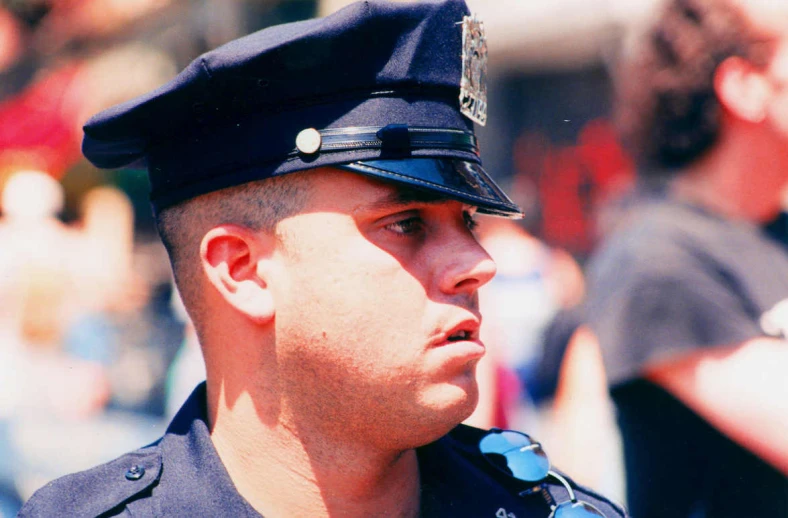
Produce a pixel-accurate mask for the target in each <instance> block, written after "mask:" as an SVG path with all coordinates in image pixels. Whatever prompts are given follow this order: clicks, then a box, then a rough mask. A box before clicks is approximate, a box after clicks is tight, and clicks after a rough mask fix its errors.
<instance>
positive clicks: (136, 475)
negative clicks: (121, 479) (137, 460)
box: [126, 464, 145, 480]
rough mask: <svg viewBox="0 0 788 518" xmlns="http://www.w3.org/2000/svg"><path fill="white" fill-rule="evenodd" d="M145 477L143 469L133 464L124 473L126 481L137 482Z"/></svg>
mask: <svg viewBox="0 0 788 518" xmlns="http://www.w3.org/2000/svg"><path fill="white" fill-rule="evenodd" d="M143 475H145V468H143V467H142V466H140V465H139V464H135V465H134V466H132V467H130V468H129V469H128V471H126V480H139V479H141V478H142V477H143Z"/></svg>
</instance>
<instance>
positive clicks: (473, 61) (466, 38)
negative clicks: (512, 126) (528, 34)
mask: <svg viewBox="0 0 788 518" xmlns="http://www.w3.org/2000/svg"><path fill="white" fill-rule="evenodd" d="M460 111H461V112H462V113H463V115H465V116H466V117H468V118H469V119H471V120H472V121H475V122H478V123H479V124H481V125H482V126H484V125H485V124H486V123H487V39H486V37H485V35H484V23H483V22H482V21H481V20H479V19H478V18H477V17H476V15H475V14H474V15H472V16H466V17H464V18H463V19H462V78H461V79H460Z"/></svg>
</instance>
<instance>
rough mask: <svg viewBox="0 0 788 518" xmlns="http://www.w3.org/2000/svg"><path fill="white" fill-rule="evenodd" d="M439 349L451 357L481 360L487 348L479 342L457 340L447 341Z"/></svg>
mask: <svg viewBox="0 0 788 518" xmlns="http://www.w3.org/2000/svg"><path fill="white" fill-rule="evenodd" d="M437 348H438V349H441V350H444V351H445V352H446V353H447V354H450V355H451V356H460V357H467V358H481V357H482V356H484V353H485V351H486V348H485V347H484V344H483V343H482V342H481V341H479V340H457V341H453V342H450V341H448V340H447V341H445V342H442V343H441V344H439V345H438V347H437Z"/></svg>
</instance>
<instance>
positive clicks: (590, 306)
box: [586, 0, 788, 518]
mask: <svg viewBox="0 0 788 518" xmlns="http://www.w3.org/2000/svg"><path fill="white" fill-rule="evenodd" d="M618 72H619V75H618V78H617V79H618V81H619V82H618V85H617V86H618V88H617V96H618V97H617V110H618V111H617V118H618V122H619V128H620V130H621V132H622V136H623V138H624V140H625V141H627V143H628V144H629V146H630V148H631V150H632V151H633V153H634V155H635V157H636V158H637V159H638V160H639V162H640V166H641V173H642V175H643V178H644V180H648V181H650V182H652V183H658V184H660V185H661V186H662V190H661V193H660V194H659V195H657V196H654V197H652V198H650V200H649V201H648V202H644V204H643V205H642V206H641V207H640V208H639V209H638V210H637V211H636V213H635V215H634V216H633V217H632V219H631V220H630V221H628V222H627V223H626V224H624V225H622V226H621V227H619V228H618V229H617V231H616V232H615V233H614V234H613V235H612V236H610V237H609V238H608V239H607V240H606V242H605V243H604V244H603V245H602V246H601V247H600V249H599V250H597V253H596V254H595V256H594V257H593V258H592V260H591V261H590V263H589V264H588V267H587V274H588V289H589V293H588V301H587V307H586V318H587V319H588V322H589V323H590V324H591V327H592V329H593V331H594V332H595V333H596V335H597V337H598V338H599V342H600V345H601V347H602V350H603V356H604V360H605V367H606V370H607V373H608V376H609V385H610V388H611V394H612V397H613V400H614V402H615V403H616V407H617V411H618V422H619V426H620V429H621V433H622V438H623V447H624V455H625V465H626V470H627V480H626V482H627V492H628V495H627V496H628V503H629V506H630V510H631V512H632V515H633V516H636V517H638V518H646V517H651V516H659V517H662V518H665V517H697V516H703V517H714V518H719V517H743V516H747V517H750V518H756V517H767V516H768V517H774V516H788V479H786V473H788V383H786V382H785V376H784V372H785V369H786V366H788V347H786V343H785V341H784V338H785V335H786V332H787V331H788V255H786V254H785V250H784V249H783V248H781V247H780V245H779V244H777V243H776V242H774V241H772V240H771V239H770V238H769V237H767V236H766V234H765V233H764V232H763V231H762V230H761V225H762V224H763V223H764V222H766V221H769V220H770V219H772V218H774V217H775V216H776V215H777V214H778V212H779V211H780V208H781V206H780V205H781V193H782V190H783V188H784V186H785V183H786V180H788V4H786V3H785V2H783V1H782V0H780V1H771V2H770V1H745V0H671V1H670V2H669V3H668V4H667V5H666V6H664V9H663V11H662V12H661V14H660V15H659V17H658V18H657V19H655V22H654V23H653V25H652V26H651V27H649V28H648V29H647V30H646V31H645V32H644V33H643V34H642V37H641V38H640V39H639V40H637V44H636V46H635V47H633V48H632V49H631V52H630V53H628V54H627V55H625V56H624V59H623V60H622V65H621V68H620V69H619V71H618Z"/></svg>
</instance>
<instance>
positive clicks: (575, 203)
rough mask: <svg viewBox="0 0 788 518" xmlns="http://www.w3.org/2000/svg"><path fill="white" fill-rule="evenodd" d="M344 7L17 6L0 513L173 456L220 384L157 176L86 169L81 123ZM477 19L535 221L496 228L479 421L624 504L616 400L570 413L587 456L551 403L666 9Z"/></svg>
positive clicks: (514, 176)
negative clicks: (257, 36)
mask: <svg viewBox="0 0 788 518" xmlns="http://www.w3.org/2000/svg"><path fill="white" fill-rule="evenodd" d="M346 3H348V2H346V1H344V0H323V1H321V0H222V1H221V2H220V1H211V0H2V1H1V2H0V193H2V205H0V301H1V302H0V488H2V489H0V491H1V492H2V493H1V494H2V496H0V517H5V516H13V515H14V514H15V512H16V510H17V509H18V506H19V505H20V503H21V502H22V501H24V500H25V499H26V498H28V497H29V496H30V495H31V494H32V492H33V491H35V490H36V489H37V488H39V487H40V486H41V485H43V484H44V483H46V482H47V481H49V480H51V479H53V478H55V477H57V476H60V475H63V474H65V473H69V472H73V471H77V470H81V469H85V468H88V467H90V466H93V465H95V464H97V463H100V462H104V461H106V460H109V459H111V458H113V457H115V456H117V455H119V454H121V453H123V452H125V451H128V450H130V449H134V448H136V447H138V446H140V445H143V444H145V443H147V442H150V441H153V440H155V439H156V438H157V437H158V436H159V435H160V434H161V433H162V432H163V430H164V429H165V427H166V424H167V422H168V420H169V418H170V417H171V416H172V414H173V412H174V411H175V410H177V408H178V407H179V405H180V403H181V402H182V401H183V400H184V399H185V398H186V396H187V395H188V394H189V392H190V391H191V389H192V388H193V387H194V385H195V384H196V383H197V382H199V381H200V380H201V379H202V378H203V376H204V371H203V370H202V367H201V365H200V362H201V359H200V356H199V348H198V345H197V344H196V342H195V339H194V336H193V332H192V330H191V328H190V326H189V323H188V322H187V321H186V317H185V315H184V312H183V310H182V309H181V308H180V305H179V303H178V300H177V296H176V295H175V294H174V293H173V289H172V284H171V278H170V273H169V264H168V262H167V259H166V254H165V252H164V249H163V247H162V246H161V245H160V243H159V241H158V237H157V236H156V234H155V229H154V225H153V220H152V216H151V212H150V208H149V206H148V199H147V194H148V184H147V178H146V175H145V172H144V171H142V170H123V171H100V170H97V169H95V168H94V167H92V166H91V165H90V164H88V163H87V162H86V161H85V160H84V159H83V158H82V157H81V154H80V141H81V126H82V124H83V123H84V122H85V121H86V119H87V118H88V117H89V116H90V115H91V114H93V113H96V112H97V111H99V110H101V109H104V108H107V107H109V106H111V105H113V104H116V103H118V102H121V101H124V100H126V99H129V98H131V97H134V96H136V95H138V94H141V93H143V92H145V91H148V90H150V89H153V88H155V87H156V86H158V85H160V84H162V83H164V82H165V81H167V80H168V79H170V78H171V77H173V76H174V75H175V74H176V73H177V71H179V70H180V69H182V68H183V67H185V66H186V65H187V64H188V63H189V62H190V61H191V60H192V59H193V58H195V57H196V56H197V55H199V54H200V53H202V52H205V51H207V50H209V49H211V48H213V47H216V46H218V45H220V44H222V43H224V42H226V41H229V40H231V39H234V38H236V37H239V36H242V35H244V34H247V33H249V32H252V31H255V30H258V29H261V28H264V27H266V26H269V25H272V24H277V23H282V22H287V21H294V20H298V19H304V18H309V17H313V16H319V15H324V14H327V13H330V12H332V11H334V10H336V9H338V8H339V7H341V6H342V5H344V4H346ZM468 3H469V5H470V6H471V8H472V9H473V10H474V11H476V12H477V13H478V14H479V16H480V18H481V19H482V20H483V21H484V23H485V25H486V28H487V34H488V42H489V43H488V44H489V49H490V63H489V84H488V95H489V106H490V108H489V118H488V124H487V126H486V127H485V128H479V136H480V139H481V145H482V154H483V157H484V162H485V166H486V169H487V171H488V172H490V173H491V174H492V175H493V176H494V177H495V178H496V179H497V180H498V181H499V182H500V183H501V184H502V185H503V186H504V187H505V188H507V190H508V191H509V192H512V193H513V197H514V198H515V201H517V202H518V203H519V204H520V205H521V206H522V207H523V208H524V209H525V212H526V218H525V219H524V220H522V221H519V222H516V223H513V222H504V221H494V220H484V221H482V226H481V232H482V239H483V241H484V243H485V245H486V246H487V247H488V249H489V250H490V252H491V254H492V255H493V256H494V257H495V258H496V259H497V260H498V262H499V270H500V273H499V276H498V277H497V278H496V280H495V281H494V282H493V283H491V284H490V286H489V287H488V289H487V290H486V291H485V293H484V294H483V297H484V300H483V303H484V304H485V305H486V308H487V309H486V310H485V311H486V314H487V315H490V314H494V315H495V316H494V317H491V318H489V319H488V321H487V323H486V324H485V326H486V331H485V332H486V333H487V334H488V336H489V337H490V340H491V343H493V342H494V344H493V345H491V346H490V349H491V358H492V361H490V362H488V363H487V364H486V365H485V366H483V367H481V369H482V370H483V372H482V373H481V375H482V384H483V385H484V386H485V387H487V389H489V391H488V392H485V394H490V396H489V398H488V399H487V402H488V403H489V404H483V405H482V406H480V409H479V411H478V412H477V415H475V416H474V418H473V419H474V420H475V422H476V423H478V424H481V425H485V426H490V425H493V424H495V425H499V426H509V427H516V428H520V429H523V430H525V431H528V432H529V433H532V434H534V435H535V436H537V437H541V438H542V440H543V441H544V442H545V445H546V449H547V451H548V453H550V452H551V451H553V452H554V453H551V457H553V458H554V461H555V463H556V464H557V465H559V466H565V465H567V464H573V463H574V464H576V463H577V462H578V459H580V458H582V459H583V461H582V462H581V464H582V465H581V466H580V467H579V468H577V469H574V468H571V467H567V468H566V469H567V471H570V472H572V473H576V472H577V471H578V470H579V471H580V472H581V474H580V476H577V478H579V479H580V480H581V481H582V482H586V483H588V484H591V485H594V486H595V487H597V488H598V489H599V490H600V491H602V492H605V493H607V494H610V495H611V496H613V497H615V498H618V499H620V500H621V499H623V494H624V492H623V491H624V490H623V487H622V477H621V473H620V472H621V463H620V460H618V453H617V451H618V450H617V448H618V443H617V439H616V434H615V431H614V430H613V428H614V427H613V426H612V425H611V422H612V421H610V419H611V418H610V413H609V406H608V405H607V403H606V401H605V397H606V395H605V394H606V392H605V391H604V390H602V392H600V394H601V395H600V398H599V401H601V403H599V405H600V406H599V407H593V408H591V407H586V408H585V409H581V410H580V411H577V412H573V413H572V415H573V416H574V417H575V418H576V419H578V418H581V417H580V414H582V412H583V411H592V413H593V416H594V417H592V418H590V419H591V420H592V421H593V422H591V423H589V422H586V424H585V425H583V427H582V430H583V433H584V434H585V438H586V442H585V443H584V445H583V448H584V451H585V452H586V453H585V454H578V452H577V451H574V452H573V451H571V450H570V451H561V447H560V446H558V444H560V443H563V444H566V443H567V442H566V441H563V440H562V439H560V438H561V437H562V434H564V435H565V434H566V433H571V430H577V429H576V428H573V426H574V425H575V424H576V423H574V424H573V423H567V422H565V421H563V422H562V420H561V418H556V417H555V415H554V412H553V411H552V408H553V407H552V402H553V401H554V400H555V397H556V389H557V386H558V371H559V368H560V363H561V357H562V355H563V350H564V349H565V347H566V345H567V343H568V341H569V335H571V333H572V331H574V327H575V325H574V322H575V321H574V320H573V319H572V316H571V315H572V308H574V307H576V306H577V304H578V303H579V302H580V301H581V300H582V298H583V294H584V281H583V271H582V268H583V265H584V262H585V261H586V259H587V258H588V256H589V254H590V253H591V252H592V251H593V250H594V247H595V245H596V244H597V243H598V240H599V239H600V236H602V235H604V234H605V233H606V232H608V231H609V230H610V228H612V227H613V226H614V225H615V224H616V223H617V222H619V221H620V220H621V219H622V218H623V217H624V216H625V214H626V211H627V207H628V205H629V204H630V203H631V199H632V197H633V185H634V178H635V173H634V166H633V164H632V161H631V160H630V158H629V157H628V156H627V154H626V153H625V152H624V150H623V149H622V147H621V145H620V144H619V142H618V141H617V138H616V136H615V133H614V131H613V128H612V124H611V115H610V113H611V96H612V87H611V81H610V70H611V66H612V64H613V63H614V62H615V60H616V57H617V53H618V52H619V49H620V44H621V42H622V39H623V37H624V35H625V34H626V33H627V30H628V29H629V28H631V27H633V26H637V25H638V24H641V23H643V22H644V20H647V19H648V17H649V16H650V13H651V12H652V9H653V7H654V3H655V2H654V1H652V0H641V1H638V0H528V1H523V0H468ZM567 315H568V316H567ZM557 316H559V318H557ZM486 318H487V317H486ZM553 343H555V344H558V345H555V346H554V347H553V346H552V345H550V347H547V346H546V345H545V344H553ZM551 347H553V348H551ZM592 354H593V353H592ZM597 363H598V362H597ZM507 365H509V366H516V368H515V367H512V368H502V367H501V366H504V367H505V366H507ZM588 365H590V366H593V365H596V363H595V362H589V364H588ZM576 376H577V377H579V378H581V379H582V378H583V377H588V378H591V379H592V381H593V379H595V378H598V377H599V376H604V374H603V373H600V372H599V371H598V370H594V368H593V367H589V369H588V370H587V371H585V372H581V373H579V374H576ZM523 379H525V380H529V381H528V382H527V388H523V384H522V382H521V380H523ZM602 384H603V382H602ZM559 395H560V394H559ZM589 424H590V425H593V426H587V425H589ZM562 426H563V428H561V427H562ZM556 427H558V429H556ZM591 428H593V429H594V430H600V431H599V432H598V433H597V432H593V433H592V432H590V431H589V430H591ZM561 430H563V432H562V431H561ZM567 431H569V432H567ZM551 438H553V439H551ZM589 438H590V439H589ZM553 441H554V442H555V443H556V446H554V447H552V449H551V444H552V442H553ZM592 450H593V454H592V455H590V457H589V454H588V452H589V451H592ZM594 455H597V456H600V455H601V458H603V459H604V461H603V462H601V467H600V463H599V462H597V461H596V460H595V459H594V458H593V456H594ZM583 463H585V464H583ZM588 466H593V468H591V469H588Z"/></svg>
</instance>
